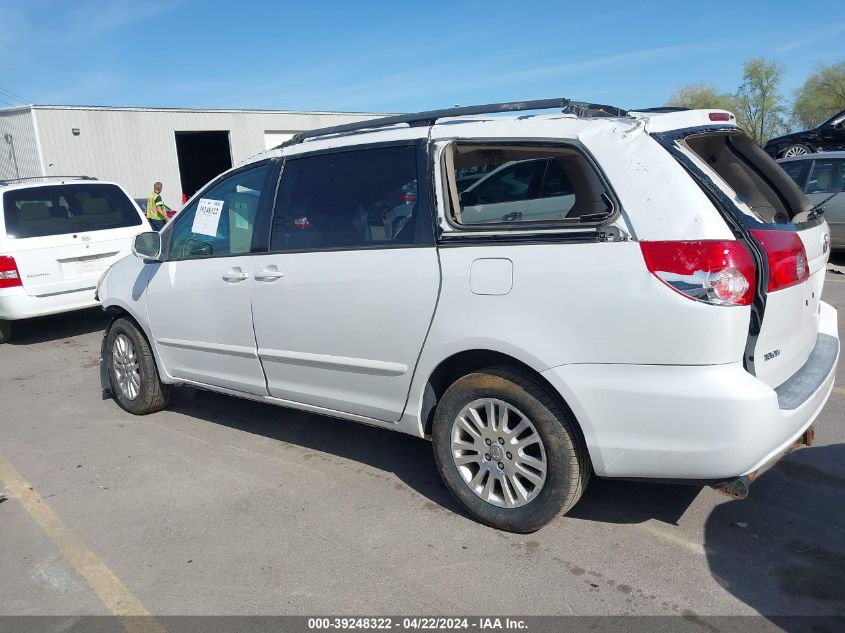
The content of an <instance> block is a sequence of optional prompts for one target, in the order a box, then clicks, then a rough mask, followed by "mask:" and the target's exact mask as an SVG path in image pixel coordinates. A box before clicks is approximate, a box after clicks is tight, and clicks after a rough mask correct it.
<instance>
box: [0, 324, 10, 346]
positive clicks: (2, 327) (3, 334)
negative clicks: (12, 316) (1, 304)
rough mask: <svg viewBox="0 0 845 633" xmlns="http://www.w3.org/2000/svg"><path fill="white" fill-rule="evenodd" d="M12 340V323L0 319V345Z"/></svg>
mask: <svg viewBox="0 0 845 633" xmlns="http://www.w3.org/2000/svg"><path fill="white" fill-rule="evenodd" d="M11 338H12V322H11V321H6V320H4V319H0V345H2V344H3V343H8V342H9V341H10V340H11Z"/></svg>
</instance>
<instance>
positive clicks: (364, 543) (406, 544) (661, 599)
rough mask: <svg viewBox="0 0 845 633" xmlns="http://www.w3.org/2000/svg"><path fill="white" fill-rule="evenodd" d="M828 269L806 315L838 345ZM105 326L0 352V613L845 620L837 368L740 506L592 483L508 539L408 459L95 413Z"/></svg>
mask: <svg viewBox="0 0 845 633" xmlns="http://www.w3.org/2000/svg"><path fill="white" fill-rule="evenodd" d="M837 262H838V264H839V266H840V270H841V271H842V272H833V271H831V272H829V273H828V275H827V284H826V287H825V292H824V298H825V299H826V300H827V301H829V302H830V303H832V304H833V305H835V306H836V307H837V308H838V309H839V310H840V335H843V334H845V332H843V329H845V317H843V312H845V274H843V273H845V269H843V268H842V264H845V258H841V257H840V258H839V259H838V260H837ZM105 323H106V319H105V318H104V316H103V315H102V314H101V313H100V312H98V311H90V312H83V313H76V314H71V315H63V316H57V317H49V318H43V319H37V320H34V321H31V322H27V323H23V324H21V325H20V326H19V327H18V329H17V331H16V338H15V339H14V340H13V342H12V343H10V344H7V345H4V346H2V347H0V407H2V408H0V479H2V480H3V482H4V483H5V485H6V486H7V489H6V494H8V495H9V499H8V500H6V501H4V502H2V503H0V535H2V538H0V570H2V573H0V614H4V615H10V614H16V615H27V614H30V615H34V614H40V615H50V614H52V615H91V614H108V613H110V612H114V611H115V609H116V608H127V607H126V605H129V608H130V610H131V609H136V610H138V612H139V613H152V614H155V615H176V614H194V615H199V614H202V615H209V614H370V615H375V614H388V613H391V614H396V613H399V614H425V613H428V614H432V613H433V614H522V615H525V614H652V615H661V614H663V615H683V616H685V618H687V620H690V621H696V618H701V617H707V616H712V615H717V614H719V615H752V614H762V615H764V616H766V617H767V618H769V619H770V620H771V621H773V622H777V621H778V617H779V616H784V615H802V614H803V615H807V614H814V615H815V614H823V615H827V616H831V617H833V618H834V619H833V620H831V621H832V622H845V620H837V619H836V618H842V617H845V503H843V501H845V368H843V365H842V364H840V367H839V370H838V375H837V382H836V386H837V391H835V392H834V393H833V394H832V396H831V399H830V402H829V403H828V405H827V406H826V407H825V409H824V410H823V412H822V414H821V417H820V418H819V420H818V422H817V425H816V429H817V431H816V445H815V446H813V447H812V448H806V449H802V450H800V451H798V452H796V453H794V454H792V455H790V456H789V457H788V458H786V459H784V460H783V461H781V462H780V463H779V464H778V466H777V467H775V468H774V469H772V470H770V471H768V472H767V473H765V474H764V475H763V476H762V477H760V478H759V479H758V480H757V481H756V482H755V483H754V485H753V487H752V489H751V495H750V497H749V498H748V499H746V500H743V501H731V500H729V499H727V498H726V497H724V496H722V495H721V494H719V493H717V492H715V491H713V490H711V489H709V488H705V489H701V488H693V487H685V486H675V485H658V484H643V483H628V482H614V481H606V480H598V479H594V480H593V481H592V482H591V484H590V486H589V488H588V489H587V491H586V493H585V495H584V497H583V498H582V500H581V502H580V503H579V504H578V505H577V506H576V507H575V509H574V510H573V511H572V512H571V513H570V514H569V515H568V516H566V517H561V518H559V519H557V520H555V521H554V522H553V523H551V524H550V525H548V526H547V527H545V528H544V529H542V530H541V531H539V532H537V533H535V534H531V535H525V536H522V535H513V534H507V533H503V532H498V531H496V530H492V529H489V528H486V527H484V526H482V525H479V524H478V523H476V522H474V521H472V520H471V519H469V518H467V517H466V516H465V515H464V514H462V512H461V511H460V510H459V508H458V507H457V505H456V504H455V503H454V502H453V501H452V499H451V498H450V496H449V494H448V492H447V491H446V490H445V488H444V487H443V486H442V484H441V483H440V480H439V477H438V474H437V471H436V469H435V466H434V462H433V460H432V456H431V448H430V445H429V444H428V443H427V442H425V441H423V440H418V439H415V438H412V437H408V436H404V435H400V434H397V433H391V432H388V431H384V430H378V429H374V428H369V427H365V426H361V425H357V424H354V423H351V422H344V421H338V420H334V419H330V418H326V417H321V416H316V415H311V414H306V413H301V412H298V411H294V410H289V409H282V408H277V407H273V406H269V405H263V404H260V403H255V402H249V401H245V400H239V399H235V398H231V397H227V396H222V395H216V394H211V393H205V392H200V391H196V390H193V389H187V388H183V389H178V390H176V393H175V397H174V401H173V404H172V405H171V406H170V408H169V410H167V411H164V412H161V413H158V414H154V415H150V416H146V417H133V416H131V415H129V414H127V413H124V412H123V411H122V410H121V409H119V408H118V407H117V405H116V404H115V403H114V402H112V401H111V400H103V399H102V398H101V394H100V389H99V383H98V369H97V368H98V355H99V345H100V340H101V336H102V329H103V327H104V325H105ZM843 338H845V336H843ZM0 492H3V486H2V485H0ZM121 605H122V607H121ZM703 626H704V625H703ZM707 626H709V625H706V626H704V628H703V629H702V630H707ZM826 626H827V625H826ZM711 628H712V627H711ZM821 630H824V629H821ZM828 630H833V629H832V628H830V627H828Z"/></svg>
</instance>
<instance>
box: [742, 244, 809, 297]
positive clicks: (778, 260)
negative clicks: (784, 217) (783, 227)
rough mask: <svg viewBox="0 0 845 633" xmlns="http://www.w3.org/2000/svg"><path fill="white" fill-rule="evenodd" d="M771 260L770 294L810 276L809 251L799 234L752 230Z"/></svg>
mask: <svg viewBox="0 0 845 633" xmlns="http://www.w3.org/2000/svg"><path fill="white" fill-rule="evenodd" d="M751 233H753V234H754V237H756V238H757V239H758V240H759V241H760V244H762V245H763V249H764V250H765V251H766V258H767V259H768V260H769V287H768V291H769V292H774V291H775V290H782V289H784V288H789V287H790V286H794V285H796V284H800V283H801V282H802V281H804V280H805V279H807V278H808V277H809V276H810V266H809V264H808V263H807V251H806V250H804V242H802V241H801V237H800V236H799V235H798V233H794V232H792V231H769V230H766V229H759V230H752V231H751Z"/></svg>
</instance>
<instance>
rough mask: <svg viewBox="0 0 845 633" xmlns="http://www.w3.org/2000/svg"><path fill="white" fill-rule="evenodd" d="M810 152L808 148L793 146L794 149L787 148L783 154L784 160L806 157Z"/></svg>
mask: <svg viewBox="0 0 845 633" xmlns="http://www.w3.org/2000/svg"><path fill="white" fill-rule="evenodd" d="M809 153H810V152H808V151H807V148H806V147H803V146H801V145H793V146H792V147H789V148H787V150H786V151H785V152H784V153H783V157H784V158H791V157H793V156H806V155H807V154H809Z"/></svg>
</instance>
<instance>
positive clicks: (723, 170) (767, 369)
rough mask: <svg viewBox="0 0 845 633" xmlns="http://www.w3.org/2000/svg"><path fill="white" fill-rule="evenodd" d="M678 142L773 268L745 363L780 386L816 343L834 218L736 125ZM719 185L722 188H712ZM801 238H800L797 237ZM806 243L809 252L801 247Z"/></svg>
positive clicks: (760, 258)
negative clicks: (823, 212)
mask: <svg viewBox="0 0 845 633" xmlns="http://www.w3.org/2000/svg"><path fill="white" fill-rule="evenodd" d="M675 148H677V149H678V150H679V151H681V152H682V153H683V154H684V155H685V156H686V157H687V158H689V159H691V160H692V162H693V164H694V166H693V168H692V169H691V171H692V172H693V176H696V177H697V178H698V179H699V181H700V182H701V184H702V186H704V187H705V189H708V188H710V189H711V191H710V193H711V197H712V198H713V199H714V202H715V203H716V205H717V206H718V207H720V210H721V211H722V213H723V214H726V219H727V220H728V221H729V222H728V223H729V224H731V225H732V226H734V228H735V230H736V231H737V232H738V233H739V234H740V235H742V236H744V238H745V241H746V244H747V245H748V247H749V249H750V250H751V251H752V255H754V256H755V259H756V260H757V265H758V269H760V270H762V271H767V274H766V276H765V277H763V278H760V277H759V276H758V279H759V280H760V282H761V283H760V285H761V286H762V287H761V288H759V289H758V297H757V301H755V308H756V311H757V315H758V316H757V321H758V322H757V323H754V322H752V324H751V327H750V330H749V344H748V347H747V349H746V357H745V364H746V366H747V367H748V368H749V370H750V371H752V372H753V373H754V374H755V375H756V376H757V377H758V378H759V379H760V380H762V381H763V382H765V383H766V384H768V385H769V386H771V387H777V386H779V385H780V384H782V383H783V382H784V381H786V380H787V379H788V378H789V377H790V376H792V375H793V374H794V373H795V372H796V371H798V370H799V369H800V368H801V367H802V365H804V363H805V362H806V361H807V358H808V357H809V355H810V353H811V352H812V350H813V347H814V346H815V344H816V339H817V337H818V330H819V300H820V298H821V293H822V289H823V286H824V275H825V267H826V264H827V260H828V257H829V251H830V248H829V245H830V236H829V229H828V226H827V223H826V222H825V221H824V219H823V218H822V217H821V216H819V215H818V214H816V213H814V212H811V210H812V206H813V205H812V204H811V203H810V201H809V200H807V198H806V196H804V194H803V193H802V192H801V190H800V189H799V188H798V187H797V186H796V185H795V183H794V182H793V181H792V179H791V178H790V177H789V176H788V175H787V173H786V172H785V171H783V169H781V167H780V166H779V165H778V164H777V163H775V162H774V160H772V158H771V157H769V156H768V155H767V154H766V153H765V152H764V151H763V150H762V149H760V147H759V146H757V145H756V144H755V143H754V142H753V141H751V140H750V139H749V138H748V137H747V136H745V134H743V133H742V132H740V131H739V130H737V129H736V128H723V129H713V130H701V131H696V130H692V131H690V133H689V134H686V135H684V134H678V135H676V140H675ZM713 187H715V188H716V189H713ZM796 236H797V238H799V239H798V240H796V239H795V238H796ZM802 249H803V250H802Z"/></svg>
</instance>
